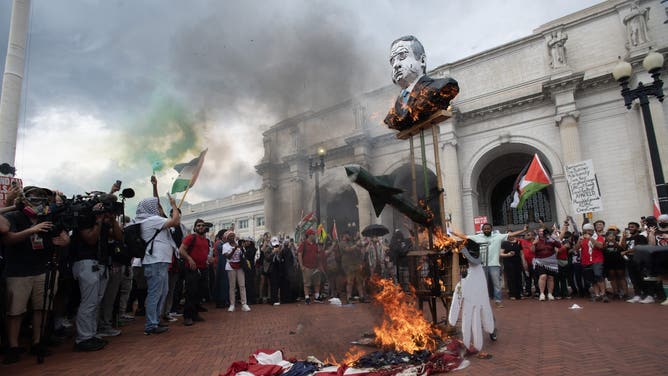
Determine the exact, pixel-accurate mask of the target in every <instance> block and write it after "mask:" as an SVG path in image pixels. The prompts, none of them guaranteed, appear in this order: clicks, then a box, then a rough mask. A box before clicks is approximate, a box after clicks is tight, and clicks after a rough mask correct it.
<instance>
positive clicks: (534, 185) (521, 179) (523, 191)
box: [510, 154, 552, 210]
mask: <svg viewBox="0 0 668 376" xmlns="http://www.w3.org/2000/svg"><path fill="white" fill-rule="evenodd" d="M550 184H552V179H551V178H550V175H549V174H548V173H547V170H545V167H543V164H542V163H541V162H540V159H539V158H538V154H534V156H533V160H532V161H531V163H529V165H528V166H526V167H524V169H523V170H522V172H521V173H520V174H519V176H518V177H517V180H516V181H515V185H514V193H513V202H512V203H511V204H510V207H511V208H517V210H520V209H522V206H523V205H524V202H525V201H526V200H527V199H528V198H529V197H531V196H532V195H534V194H536V192H538V191H540V190H541V189H543V188H545V187H547V186H549V185H550Z"/></svg>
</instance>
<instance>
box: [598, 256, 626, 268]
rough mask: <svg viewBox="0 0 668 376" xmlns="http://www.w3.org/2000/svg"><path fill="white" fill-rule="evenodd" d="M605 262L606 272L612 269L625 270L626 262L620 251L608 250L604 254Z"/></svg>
mask: <svg viewBox="0 0 668 376" xmlns="http://www.w3.org/2000/svg"><path fill="white" fill-rule="evenodd" d="M603 256H604V258H603V259H604V260H605V261H604V262H603V266H604V267H605V272H606V273H607V272H609V271H610V270H625V269H626V262H625V260H624V257H623V256H622V255H621V253H619V252H606V253H604V254H603Z"/></svg>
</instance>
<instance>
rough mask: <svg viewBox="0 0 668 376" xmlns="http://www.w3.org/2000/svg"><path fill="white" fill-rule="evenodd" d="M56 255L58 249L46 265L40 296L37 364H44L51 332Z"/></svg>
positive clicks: (56, 270)
mask: <svg viewBox="0 0 668 376" xmlns="http://www.w3.org/2000/svg"><path fill="white" fill-rule="evenodd" d="M58 254H59V252H58V247H54V250H53V252H52V254H51V259H50V260H49V261H48V262H47V264H46V275H45V277H44V295H43V296H42V298H43V299H42V319H41V326H40V330H39V345H38V346H39V349H38V351H37V363H38V364H42V363H44V354H45V352H46V347H47V343H48V338H47V334H48V335H50V334H51V330H48V329H47V323H48V322H49V320H48V316H49V312H50V311H51V308H52V307H53V297H54V295H55V287H56V278H57V277H58ZM33 325H34V324H33Z"/></svg>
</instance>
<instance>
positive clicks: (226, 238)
mask: <svg viewBox="0 0 668 376" xmlns="http://www.w3.org/2000/svg"><path fill="white" fill-rule="evenodd" d="M230 235H234V231H232V230H227V231H225V233H224V234H223V241H224V242H226V241H228V240H229V239H228V238H229V237H230Z"/></svg>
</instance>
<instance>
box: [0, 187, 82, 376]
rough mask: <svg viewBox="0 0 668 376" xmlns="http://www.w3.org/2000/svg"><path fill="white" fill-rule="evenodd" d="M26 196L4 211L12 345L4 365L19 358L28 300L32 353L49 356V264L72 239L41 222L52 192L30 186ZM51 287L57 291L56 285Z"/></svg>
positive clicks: (47, 222) (24, 190) (25, 191)
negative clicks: (45, 334) (43, 340)
mask: <svg viewBox="0 0 668 376" xmlns="http://www.w3.org/2000/svg"><path fill="white" fill-rule="evenodd" d="M23 196H24V197H20V198H19V199H18V200H17V208H16V209H17V210H15V211H11V212H9V213H6V214H5V216H6V218H7V220H8V221H9V231H8V232H5V233H4V234H3V236H2V242H3V244H4V246H5V256H6V276H7V336H8V341H9V346H10V348H9V350H8V351H7V353H6V354H5V358H4V360H3V363H5V364H9V363H15V362H18V361H19V359H20V354H21V352H22V349H21V348H19V331H20V328H21V321H22V318H23V314H24V313H25V312H26V310H27V304H28V301H30V302H31V303H32V308H33V317H32V328H33V336H32V340H33V342H32V347H31V349H30V352H31V353H32V354H34V355H40V356H44V355H47V349H46V348H45V347H43V346H41V345H40V335H41V331H42V316H43V315H44V314H45V312H44V310H45V309H47V310H48V309H49V308H50V307H45V302H44V295H45V291H44V290H45V286H46V283H45V280H46V272H47V264H48V263H49V261H50V260H51V259H52V258H53V252H54V251H55V247H64V246H66V245H68V244H69V242H70V238H69V236H68V235H67V233H66V232H65V231H60V232H59V233H57V234H51V233H49V232H50V231H51V230H52V229H53V223H52V222H50V221H44V222H40V218H39V217H40V215H43V214H46V212H47V211H48V208H49V198H52V197H53V192H51V191H50V190H48V189H46V188H39V187H33V186H28V187H25V188H24V189H23ZM0 222H2V221H0ZM52 288H53V289H54V290H55V288H56V287H55V286H53V287H52Z"/></svg>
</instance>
